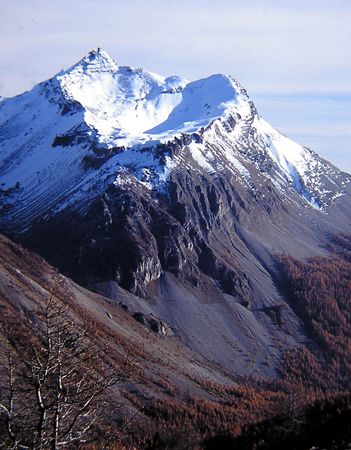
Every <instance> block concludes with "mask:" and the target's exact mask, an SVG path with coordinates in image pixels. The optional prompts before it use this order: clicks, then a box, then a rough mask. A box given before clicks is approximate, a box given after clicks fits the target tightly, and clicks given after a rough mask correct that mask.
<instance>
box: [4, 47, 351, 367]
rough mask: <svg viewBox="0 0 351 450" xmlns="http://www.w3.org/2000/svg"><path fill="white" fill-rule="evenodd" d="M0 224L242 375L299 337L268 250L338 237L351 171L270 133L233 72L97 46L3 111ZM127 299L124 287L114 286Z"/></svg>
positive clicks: (300, 252) (309, 247) (313, 249)
mask: <svg viewBox="0 0 351 450" xmlns="http://www.w3.org/2000/svg"><path fill="white" fill-rule="evenodd" d="M0 117H1V120H0V123H1V142H0V144H1V152H2V156H3V157H2V166H1V169H0V170H1V179H2V180H4V181H3V182H2V185H1V197H0V200H1V203H0V205H1V219H0V224H1V229H2V230H3V231H5V232H6V233H7V234H10V235H11V236H12V237H16V238H17V239H20V240H21V241H22V242H23V243H25V245H27V246H28V247H31V248H32V249H34V250H35V251H37V252H38V253H40V254H41V255H43V256H45V257H46V258H47V259H48V260H49V261H50V262H51V263H53V264H54V265H56V266H57V267H59V268H60V270H61V271H63V272H64V273H66V274H69V275H70V276H72V277H73V278H74V279H75V280H76V281H78V282H80V283H81V284H83V285H85V286H88V287H90V288H93V289H95V290H99V291H101V292H103V293H104V294H107V295H108V296H110V298H115V299H117V300H120V297H121V296H123V295H124V296H125V294H122V291H121V289H120V288H124V289H125V290H127V291H128V292H129V293H130V294H131V295H130V296H127V298H126V299H125V301H126V303H128V304H130V305H134V307H135V308H134V309H135V310H137V311H140V314H145V315H148V316H150V315H151V316H150V317H158V318H159V319H161V320H162V321H164V322H165V323H167V324H168V326H169V327H170V328H171V329H172V330H173V332H174V333H175V335H176V336H178V337H180V338H181V339H183V340H184V341H185V342H186V343H187V345H189V346H190V347H192V348H193V349H195V350H196V351H199V352H200V353H202V354H204V355H205V356H207V357H209V358H211V359H212V360H214V361H216V362H218V363H220V364H221V365H222V366H224V367H225V368H226V369H229V370H231V371H235V372H237V373H240V374H245V373H251V372H252V371H253V370H256V371H258V372H260V373H265V374H271V375H272V374H274V371H275V368H276V364H277V361H278V359H279V355H280V349H281V348H282V346H284V347H291V346H296V345H298V343H299V342H300V341H301V340H303V339H305V337H304V332H303V330H302V329H301V326H300V322H299V319H298V318H297V317H296V316H295V314H294V313H293V311H292V309H291V308H290V306H289V304H288V303H287V301H286V299H285V297H284V292H283V291H281V289H280V288H279V287H278V284H277V279H278V278H279V273H277V269H276V266H275V263H274V257H275V255H276V254H278V253H281V252H287V253H290V254H292V255H294V256H300V257H302V256H307V255H310V254H318V253H323V252H325V250H324V248H323V244H324V243H325V242H326V240H327V237H328V233H333V232H340V231H343V232H349V231H350V230H349V227H350V217H351V205H350V192H351V191H350V186H351V185H350V182H351V177H350V176H349V175H348V174H345V173H342V172H340V171H339V170H338V169H336V168H335V167H333V166H332V165H331V164H329V163H327V162H326V161H323V160H322V159H321V158H319V157H318V155H316V154H315V153H313V152H312V151H311V150H309V149H306V148H304V147H301V146H299V145H298V144H295V143H294V142H292V141H290V140H289V139H287V138H286V137H285V136H283V135H281V134H280V133H279V132H278V131H276V130H274V129H273V128H272V127H271V126H270V125H268V124H267V123H266V122H265V121H264V120H263V119H262V118H260V117H259V116H258V114H257V111H256V109H255V107H254V105H253V103H252V102H251V100H250V99H249V97H248V96H247V94H246V92H245V90H244V89H243V88H242V87H241V86H240V85H239V84H238V83H237V82H236V81H235V80H234V79H232V78H231V77H225V76H223V75H215V76H212V77H209V78H208V79H205V80H199V81H197V82H192V83H187V82H186V81H185V80H182V79H180V78H179V77H170V78H166V79H164V78H162V77H159V76H156V75H154V74H150V73H147V72H145V71H142V70H141V69H133V68H125V67H118V66H117V64H116V63H115V62H114V61H113V60H111V58H109V57H108V55H106V53H105V52H103V51H101V50H98V51H95V52H92V53H90V54H89V55H88V56H87V57H85V58H84V59H83V60H82V61H81V62H80V63H78V64H77V65H76V66H74V67H73V68H72V69H70V70H68V71H66V72H64V73H61V74H59V75H57V76H56V77H54V78H53V79H51V80H48V81H46V82H44V83H43V84H41V85H39V86H38V87H36V88H35V89H34V90H33V91H31V92H29V93H25V94H23V96H19V97H17V98H14V99H9V100H7V101H3V102H1V104H0ZM123 292H124V291H123Z"/></svg>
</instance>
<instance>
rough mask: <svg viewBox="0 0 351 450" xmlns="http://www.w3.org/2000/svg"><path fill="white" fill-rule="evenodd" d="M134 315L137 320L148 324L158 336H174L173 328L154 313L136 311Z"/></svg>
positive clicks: (145, 324)
mask: <svg viewBox="0 0 351 450" xmlns="http://www.w3.org/2000/svg"><path fill="white" fill-rule="evenodd" d="M133 317H134V319H135V320H136V321H137V322H139V323H141V324H142V325H144V326H146V327H147V328H149V330H150V331H152V332H153V333H155V334H157V335H158V336H174V333H173V331H172V329H171V328H170V327H169V326H168V325H167V324H166V323H165V322H163V321H162V320H160V319H158V318H157V317H155V316H154V315H153V314H148V315H146V314H143V313H141V312H135V313H134V314H133Z"/></svg>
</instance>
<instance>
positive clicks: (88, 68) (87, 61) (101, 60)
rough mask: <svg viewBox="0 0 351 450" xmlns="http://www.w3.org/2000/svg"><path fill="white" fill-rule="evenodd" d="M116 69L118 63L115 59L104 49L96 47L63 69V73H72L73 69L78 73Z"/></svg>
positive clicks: (112, 70)
mask: <svg viewBox="0 0 351 450" xmlns="http://www.w3.org/2000/svg"><path fill="white" fill-rule="evenodd" d="M117 69H118V65H117V63H116V61H115V60H114V59H113V58H111V56H110V55H109V54H108V53H107V52H105V50H103V49H102V48H100V47H98V48H97V49H95V50H92V51H90V52H89V53H88V54H87V55H85V56H84V58H82V59H81V60H80V61H79V62H78V63H77V64H75V65H74V66H72V67H70V68H69V69H68V70H66V71H64V73H65V74H72V73H73V72H75V71H78V72H80V73H93V72H106V71H111V72H114V71H116V70H117Z"/></svg>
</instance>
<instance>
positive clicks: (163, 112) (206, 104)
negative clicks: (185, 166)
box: [57, 49, 238, 146]
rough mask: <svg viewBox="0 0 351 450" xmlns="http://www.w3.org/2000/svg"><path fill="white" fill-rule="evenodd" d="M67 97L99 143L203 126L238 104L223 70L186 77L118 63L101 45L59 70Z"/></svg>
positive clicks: (129, 140) (158, 136)
mask: <svg viewBox="0 0 351 450" xmlns="http://www.w3.org/2000/svg"><path fill="white" fill-rule="evenodd" d="M57 80H58V82H59V83H60V85H61V88H62V91H63V93H64V95H65V97H66V98H67V99H69V100H74V101H77V102H79V103H80V104H81V105H82V106H83V108H84V110H85V121H86V123H87V124H88V125H90V126H91V127H93V128H94V129H96V130H97V132H98V137H99V140H100V142H101V143H106V144H108V145H111V146H121V145H124V146H131V145H135V144H136V143H144V142H147V141H153V140H163V139H164V138H165V136H167V137H169V136H170V135H176V134H180V133H183V132H194V131H196V130H197V129H199V128H202V127H206V126H207V125H208V124H209V123H210V122H211V121H213V120H214V119H215V118H218V117H220V116H221V115H222V114H223V113H224V112H225V110H226V109H228V108H230V107H235V106H236V104H237V96H238V92H237V90H238V88H237V86H236V85H235V83H234V81H233V80H232V79H231V78H230V77H227V76H225V75H212V76H210V77H208V78H206V79H203V80H198V81H195V82H190V83H189V82H187V81H186V80H185V79H183V78H180V77H176V76H172V77H168V78H164V77H161V76H159V75H156V74H153V73H151V72H147V71H145V70H142V69H135V68H131V67H123V66H122V67H118V66H117V64H116V63H115V62H114V61H113V60H112V59H111V58H110V57H109V56H108V55H107V53H106V52H104V51H103V50H100V49H99V50H97V51H93V52H91V53H90V54H89V55H87V56H86V57H85V58H84V59H83V60H82V61H81V62H80V63H78V64H76V65H75V66H73V67H72V68H71V69H69V70H67V71H66V72H63V73H61V74H59V75H57Z"/></svg>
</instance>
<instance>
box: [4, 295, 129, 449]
mask: <svg viewBox="0 0 351 450" xmlns="http://www.w3.org/2000/svg"><path fill="white" fill-rule="evenodd" d="M0 333H1V334H2V335H3V337H4V339H3V342H4V345H3V348H2V357H1V359H0V377H1V392H0V419H1V421H0V436H1V439H2V440H1V439H0V448H6V449H60V448H71V447H72V446H73V445H74V443H82V442H86V441H88V440H89V438H91V433H92V429H93V425H94V424H95V423H96V422H98V421H99V419H101V416H102V415H104V412H105V411H106V408H107V405H108V404H109V402H108V395H107V394H108V391H109V389H110V388H112V387H113V386H115V385H116V384H118V383H119V382H121V381H122V380H125V379H127V378H129V377H130V376H131V374H132V372H133V364H131V363H130V362H128V361H126V362H124V363H123V364H121V363H119V364H116V363H114V361H113V359H111V358H109V356H108V354H107V352H106V349H104V348H102V347H101V346H100V345H97V344H96V342H95V341H93V340H92V339H91V338H90V337H89V334H88V332H87V330H86V329H85V328H84V327H83V326H82V325H80V324H79V323H77V321H76V320H74V318H73V317H72V316H71V315H70V312H69V308H68V306H67V304H65V303H64V302H62V301H61V300H58V299H57V298H56V296H55V294H53V295H51V296H50V298H48V299H47V300H46V302H45V305H44V308H43V310H42V311H41V313H40V314H39V315H38V316H37V317H36V316H34V315H33V316H32V318H30V317H28V316H26V318H25V320H24V321H21V322H20V321H19V320H17V321H15V322H13V323H12V325H10V324H9V321H8V320H7V321H5V320H4V319H3V318H2V319H1V321H0Z"/></svg>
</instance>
